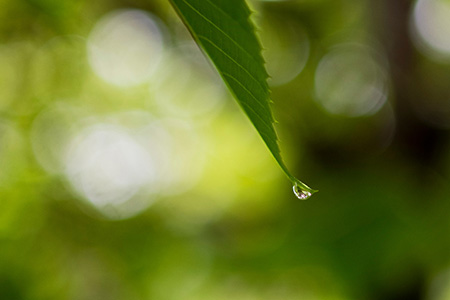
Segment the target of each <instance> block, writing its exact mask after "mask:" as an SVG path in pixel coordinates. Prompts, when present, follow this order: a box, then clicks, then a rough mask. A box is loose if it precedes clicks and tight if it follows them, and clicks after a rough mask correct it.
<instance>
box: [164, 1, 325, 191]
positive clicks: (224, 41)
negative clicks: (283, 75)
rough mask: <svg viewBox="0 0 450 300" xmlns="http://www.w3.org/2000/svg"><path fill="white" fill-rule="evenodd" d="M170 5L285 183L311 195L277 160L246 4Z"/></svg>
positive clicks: (266, 88) (267, 98)
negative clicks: (216, 73) (244, 114)
mask: <svg viewBox="0 0 450 300" xmlns="http://www.w3.org/2000/svg"><path fill="white" fill-rule="evenodd" d="M170 1H171V3H172V5H173V7H174V8H175V10H176V11H177V13H178V15H179V16H180V18H181V19H182V21H183V22H184V24H185V25H186V27H187V28H188V29H189V31H190V33H191V34H192V36H193V38H194V40H195V41H196V42H197V44H198V45H199V46H200V47H201V48H202V49H203V51H204V52H205V53H206V55H207V56H208V57H209V58H210V60H211V61H212V63H213V64H214V65H215V67H216V69H217V71H218V72H219V74H220V76H221V77H222V79H223V80H224V82H225V84H226V85H227V87H228V89H229V90H230V91H231V93H232V94H233V96H234V98H235V99H236V100H237V102H238V103H239V105H240V106H241V107H242V109H243V110H244V112H245V113H246V115H247V116H248V118H249V119H250V121H251V122H252V123H253V125H254V126H255V128H256V130H257V131H258V133H259V134H260V136H261V137H262V139H263V140H264V142H265V143H266V145H267V147H268V148H269V150H270V152H271V153H272V155H273V156H274V158H275V159H276V161H277V162H278V164H279V165H280V167H281V169H282V170H283V171H284V173H285V174H286V175H287V177H288V178H289V179H290V180H291V181H292V183H293V184H294V186H296V187H297V188H299V189H300V190H302V191H305V192H308V193H310V194H312V193H314V192H316V191H315V190H313V189H311V188H309V187H308V186H307V185H305V184H304V183H302V182H301V181H299V180H298V179H297V178H295V177H294V176H293V175H292V174H291V173H290V171H289V170H288V168H287V167H286V165H285V164H284V162H283V159H282V157H281V154H280V149H279V146H278V138H277V134H276V132H275V129H274V126H273V123H274V119H273V116H272V111H271V108H270V90H269V86H268V84H267V78H268V74H267V71H266V69H265V62H264V59H263V57H262V55H261V45H260V43H259V40H258V38H257V36H256V34H255V28H254V25H253V22H252V21H251V20H250V15H251V11H250V9H249V8H248V6H247V4H246V2H245V1H244V0H170Z"/></svg>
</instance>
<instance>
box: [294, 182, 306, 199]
mask: <svg viewBox="0 0 450 300" xmlns="http://www.w3.org/2000/svg"><path fill="white" fill-rule="evenodd" d="M292 190H293V191H294V194H295V196H297V198H298V199H300V200H306V199H308V198H309V197H311V193H310V192H307V191H304V190H302V189H301V188H300V187H299V186H298V185H297V184H294V186H293V187H292Z"/></svg>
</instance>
